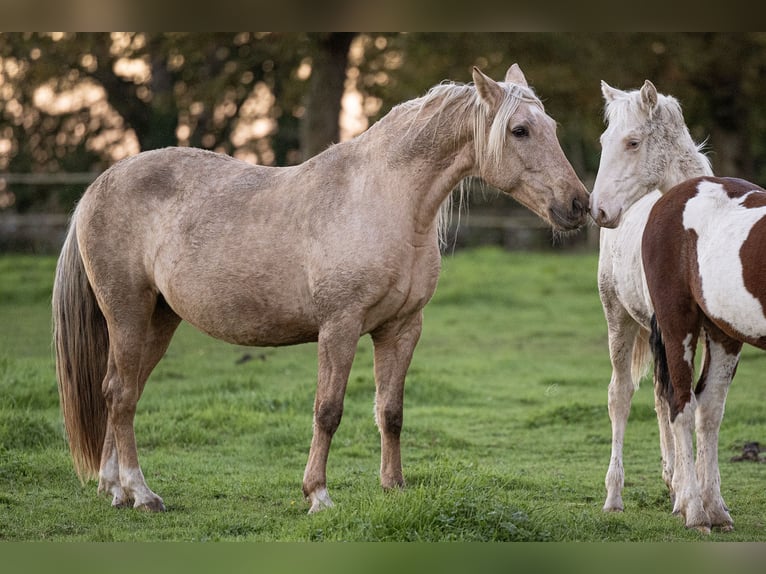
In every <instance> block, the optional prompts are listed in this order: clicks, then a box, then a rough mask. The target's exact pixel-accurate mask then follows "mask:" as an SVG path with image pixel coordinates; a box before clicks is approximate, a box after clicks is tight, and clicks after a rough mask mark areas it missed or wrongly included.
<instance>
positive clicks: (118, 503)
mask: <svg viewBox="0 0 766 574" xmlns="http://www.w3.org/2000/svg"><path fill="white" fill-rule="evenodd" d="M132 504H133V501H132V500H130V499H129V498H125V497H123V496H119V495H117V494H115V495H114V498H112V507H113V508H130V506H132Z"/></svg>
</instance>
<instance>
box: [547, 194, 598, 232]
mask: <svg viewBox="0 0 766 574" xmlns="http://www.w3.org/2000/svg"><path fill="white" fill-rule="evenodd" d="M588 213H589V211H588V196H587V195H586V196H585V197H584V198H581V197H575V198H574V199H573V200H572V202H571V203H570V204H569V205H568V206H567V207H566V208H565V209H561V208H560V207H559V206H554V207H551V208H550V209H549V210H548V214H549V216H550V220H551V222H552V223H553V226H554V227H555V228H556V229H557V230H559V231H572V230H574V229H579V228H580V227H582V226H583V225H585V223H586V221H587V220H588Z"/></svg>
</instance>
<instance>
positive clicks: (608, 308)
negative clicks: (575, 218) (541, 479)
mask: <svg viewBox="0 0 766 574" xmlns="http://www.w3.org/2000/svg"><path fill="white" fill-rule="evenodd" d="M601 91H602V93H603V96H604V100H605V117H606V121H607V123H608V127H607V129H606V130H605V131H604V133H603V135H602V136H601V147H602V151H601V163H600V165H599V169H598V174H597V176H596V182H595V184H594V186H593V194H592V195H591V215H592V216H593V219H594V220H595V221H596V222H597V223H598V224H599V225H601V226H602V229H601V241H600V243H601V245H600V252H599V265H598V286H599V294H600V296H601V303H602V305H603V308H604V316H605V317H606V322H607V326H608V335H609V356H610V359H611V363H612V379H611V382H610V383H609V417H610V419H611V421H612V454H611V458H610V461H609V468H608V470H607V473H606V479H605V483H606V491H607V495H606V501H605V502H604V510H606V511H621V510H623V501H622V489H623V485H624V476H625V473H624V470H623V464H622V445H623V439H624V437H625V428H626V425H627V422H628V415H629V414H630V403H631V400H632V398H633V393H634V392H635V389H636V388H637V387H638V384H639V381H640V379H641V377H642V374H643V372H644V371H645V369H646V368H647V367H648V366H649V359H650V356H651V353H650V351H649V346H648V339H649V330H650V319H651V316H652V313H653V311H652V305H651V300H650V298H649V294H648V293H647V291H646V285H645V279H644V275H643V268H642V266H641V235H642V233H643V230H644V226H645V225H646V219H647V217H648V216H649V211H650V209H651V208H652V205H654V203H655V202H656V201H657V199H659V197H660V194H661V192H665V191H667V190H668V189H669V188H671V187H672V186H674V185H675V184H677V183H680V182H681V181H683V180H685V179H687V178H689V177H693V176H696V175H712V170H711V168H710V162H709V161H708V160H707V158H706V157H705V156H704V155H702V153H701V152H700V149H701V146H697V145H695V143H694V141H692V138H691V136H690V135H689V130H688V129H687V128H686V125H685V123H684V118H683V114H682V112H681V106H680V105H679V103H678V101H677V100H676V99H675V98H673V97H672V96H665V95H663V94H658V93H657V90H656V88H655V87H654V85H653V84H652V83H651V82H649V81H648V80H647V81H646V82H645V83H644V85H643V87H642V88H641V89H640V90H633V91H630V92H624V91H622V90H618V89H615V88H612V87H611V86H609V85H608V84H606V83H605V82H602V83H601ZM658 190H659V191H658ZM618 224H619V225H618ZM655 405H656V409H657V418H658V422H659V426H660V450H661V451H662V467H663V472H662V474H663V478H664V480H665V483H666V484H667V485H668V488H670V492H671V498H672V497H673V489H672V476H673V442H672V437H671V436H670V430H669V424H670V423H669V419H668V417H667V414H666V412H665V411H666V409H665V407H664V406H663V405H664V403H663V402H662V401H660V400H659V395H658V394H657V393H655Z"/></svg>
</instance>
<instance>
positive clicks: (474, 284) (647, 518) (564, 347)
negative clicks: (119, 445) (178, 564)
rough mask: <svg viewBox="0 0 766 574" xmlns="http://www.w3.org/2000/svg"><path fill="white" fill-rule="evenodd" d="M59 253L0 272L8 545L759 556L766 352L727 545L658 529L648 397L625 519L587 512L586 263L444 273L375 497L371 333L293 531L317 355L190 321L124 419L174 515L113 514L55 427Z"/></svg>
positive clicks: (629, 457)
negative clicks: (469, 546)
mask: <svg viewBox="0 0 766 574" xmlns="http://www.w3.org/2000/svg"><path fill="white" fill-rule="evenodd" d="M54 264H55V261H54V259H53V258H42V257H41V258H34V257H24V256H2V257H0V540H12V541H21V540H57V541H72V540H77V541H132V540H147V541H150V540H173V541H201V540H211V541H212V540H250V541H277V540H278V541H320V540H322V541H331V540H346V541H448V540H449V541H451V540H459V541H591V542H594V541H697V540H707V539H709V540H715V541H717V540H720V541H763V540H766V535H764V522H765V521H766V489H764V478H766V477H764V472H765V471H766V466H764V465H758V464H754V463H733V462H730V461H729V459H730V458H731V457H732V456H734V455H736V454H738V453H739V452H741V448H742V445H743V443H744V442H746V441H754V440H755V441H760V442H762V443H764V442H766V396H765V395H766V387H764V385H762V384H761V381H760V376H759V375H760V373H761V370H760V369H761V368H762V366H763V365H764V364H766V363H764V361H765V360H766V354H763V353H761V352H760V351H756V350H753V349H746V350H745V352H744V355H743V359H742V362H741V365H740V368H739V371H738V373H737V377H736V378H735V382H734V385H733V387H732V390H731V392H730V393H729V400H728V404H727V411H726V416H725V418H724V422H723V428H722V432H721V447H720V460H721V477H722V484H723V488H722V490H723V494H724V498H725V499H726V501H727V503H728V504H729V506H730V508H731V511H732V515H733V517H734V521H735V528H736V530H735V531H734V532H732V533H727V534H722V533H718V532H714V533H713V534H712V535H711V536H710V537H709V538H705V537H703V536H701V535H700V534H698V533H697V532H696V531H687V530H686V529H685V528H684V527H683V524H682V521H681V519H680V518H678V517H675V516H672V515H671V513H670V504H669V501H668V496H667V493H666V489H665V486H664V483H663V482H662V479H661V476H660V460H659V446H658V438H657V424H656V419H655V415H654V409H653V398H652V389H651V384H650V383H644V385H643V386H642V388H641V389H640V390H639V392H638V393H637V394H636V396H635V398H634V402H633V410H632V413H631V418H630V423H629V425H628V431H627V437H626V440H625V473H626V475H625V478H626V485H625V492H624V499H625V504H626V510H625V512H624V513H621V514H605V513H603V512H602V511H601V506H602V504H603V498H604V495H605V489H604V485H603V480H604V474H605V472H606V467H607V464H608V462H609V451H610V423H609V417H608V414H607V408H606V389H607V384H608V382H609V377H610V366H609V358H608V353H607V344H606V325H605V322H604V319H603V314H602V311H601V306H600V303H599V300H598V294H597V289H596V264H597V256H596V255H595V254H593V253H567V254H560V253H547V254H541V253H535V254H529V253H506V252H502V251H500V250H497V249H491V248H483V249H477V250H471V251H464V252H458V253H457V254H456V255H454V256H448V257H445V259H444V266H443V271H442V276H441V280H440V283H439V287H438V290H437V293H436V295H435V297H434V299H433V300H432V301H431V303H429V305H428V306H427V307H426V311H425V326H424V331H423V336H422V338H421V341H420V344H419V345H418V348H417V349H416V352H415V358H414V360H413V363H412V367H411V369H410V372H409V376H408V379H407V385H406V393H405V394H406V396H405V426H404V431H403V435H402V443H403V446H402V455H403V463H404V473H405V479H406V481H407V487H406V488H405V489H404V490H401V491H396V492H383V491H382V490H381V489H380V487H379V485H378V476H377V473H378V466H379V436H378V433H377V429H376V427H375V424H374V421H373V417H372V404H373V396H374V382H373V377H372V347H371V343H370V341H369V338H363V339H362V340H361V341H360V343H359V349H358V354H357V358H356V361H355V363H354V368H353V370H352V372H351V377H350V379H349V385H348V391H347V394H346V401H345V412H344V417H343V422H342V423H341V426H340V429H339V430H338V432H337V434H336V436H335V439H334V441H333V445H332V449H331V451H330V460H329V464H328V481H329V490H330V494H331V495H332V497H333V500H334V501H335V503H336V506H335V508H333V509H329V510H327V511H325V512H322V513H319V514H316V515H311V516H309V515H307V514H306V512H307V510H308V505H307V503H306V502H305V501H304V500H303V497H302V494H301V486H300V485H301V479H302V475H303V468H304V465H305V463H306V457H307V453H308V447H309V443H310V440H311V409H312V404H313V396H314V387H315V381H316V346H315V345H302V346H296V347H286V348H280V349H251V348H244V347H236V346H232V345H228V344H225V343H222V342H219V341H215V340H213V339H211V338H209V337H206V336H204V335H202V334H200V333H198V332H196V331H195V330H194V329H193V328H191V327H189V326H188V325H186V324H184V325H182V326H181V328H180V329H179V331H178V333H177V335H176V337H175V338H174V340H173V343H172V344H171V347H170V349H169V351H168V353H167V355H166V356H165V358H164V359H163V360H162V361H161V362H160V364H159V365H158V367H157V369H156V370H155V372H154V373H153V374H152V377H151V379H150V381H149V383H148V385H147V389H146V392H145V393H144V397H143V398H142V400H141V402H140V404H139V409H138V414H137V417H136V433H137V440H138V443H139V456H140V457H141V461H142V466H143V470H144V474H145V475H146V477H147V480H148V482H149V485H150V487H152V489H153V490H155V491H156V492H157V493H158V494H160V496H162V497H163V498H164V500H165V503H166V505H167V508H168V512H166V513H162V514H148V513H143V512H137V511H133V510H116V509H113V508H111V507H110V505H109V501H108V500H107V499H105V498H103V497H99V496H98V495H97V494H96V484H95V483H94V482H90V483H88V484H85V485H81V484H80V483H79V482H78V480H77V478H76V476H75V474H74V471H73V469H72V465H71V461H70V459H69V454H68V450H67V447H66V444H65V442H64V439H63V430H62V425H61V421H60V416H59V411H58V395H57V391H56V383H55V375H54V366H53V360H52V352H51V345H50V317H49V315H50V308H49V299H50V289H51V285H52V276H53V267H54Z"/></svg>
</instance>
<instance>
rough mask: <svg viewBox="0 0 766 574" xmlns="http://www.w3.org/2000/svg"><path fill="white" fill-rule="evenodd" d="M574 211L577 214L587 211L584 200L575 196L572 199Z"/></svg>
mask: <svg viewBox="0 0 766 574" xmlns="http://www.w3.org/2000/svg"><path fill="white" fill-rule="evenodd" d="M572 213H573V214H575V215H582V214H583V213H585V207H584V206H583V204H582V202H581V201H580V200H579V199H577V198H575V199H573V200H572Z"/></svg>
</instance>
